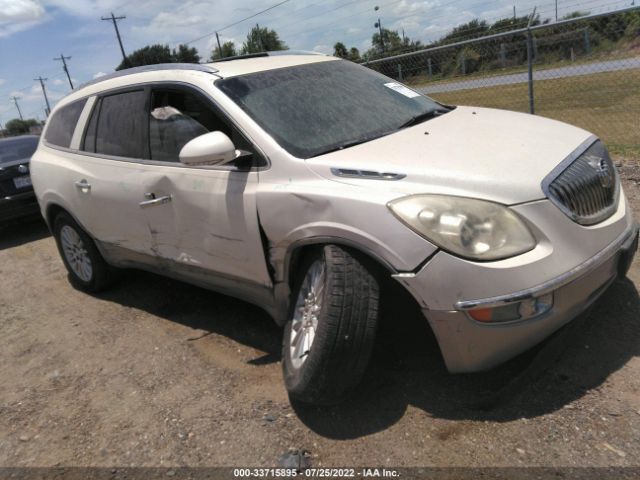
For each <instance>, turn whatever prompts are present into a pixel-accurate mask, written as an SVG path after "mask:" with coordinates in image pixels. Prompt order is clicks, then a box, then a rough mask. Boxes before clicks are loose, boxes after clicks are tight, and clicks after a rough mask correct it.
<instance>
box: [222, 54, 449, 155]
mask: <svg viewBox="0 0 640 480" xmlns="http://www.w3.org/2000/svg"><path fill="white" fill-rule="evenodd" d="M216 86H218V87H219V88H220V90H222V91H223V92H224V93H225V94H226V95H227V96H229V97H230V98H231V99H232V100H233V101H234V102H236V103H237V104H238V105H239V106H240V107H241V108H242V109H243V110H244V111H245V112H246V113H247V114H248V115H249V116H251V117H252V118H253V119H254V120H255V121H256V122H257V123H258V124H260V126H261V127H262V128H264V129H265V130H266V131H267V132H268V133H269V134H271V135H272V136H273V137H274V138H275V140H276V141H277V142H278V143H279V144H280V145H281V146H282V147H284V148H285V149H286V150H288V151H289V153H291V154H292V155H295V156H296V157H299V158H309V157H315V156H317V155H321V154H323V153H327V152H330V151H333V150H337V149H340V148H346V147H348V146H351V145H355V144H357V143H362V142H365V141H368V140H372V139H374V138H377V137H380V136H383V135H387V134H389V133H392V132H394V131H396V130H398V129H400V128H404V127H406V126H410V125H411V124H414V123H417V122H416V120H417V119H418V118H419V119H421V120H422V121H425V120H428V115H429V113H430V112H431V113H433V112H442V111H446V108H445V107H443V106H442V105H440V104H438V103H436V102H435V101H433V100H431V99H430V98H427V97H424V96H422V95H420V94H419V93H417V92H414V91H413V90H411V89H409V88H407V87H405V86H404V85H402V84H400V83H397V82H395V81H394V80H393V79H391V78H389V77H385V76H384V75H381V74H379V73H377V72H375V71H373V70H371V69H369V68H365V67H362V66H360V65H356V64H354V63H351V62H348V61H327V62H319V63H311V64H306V65H298V66H295V67H288V68H280V69H275V70H268V71H264V72H258V73H252V74H248V75H242V76H238V77H231V78H227V79H223V80H218V81H217V82H216ZM423 116H424V117H423Z"/></svg>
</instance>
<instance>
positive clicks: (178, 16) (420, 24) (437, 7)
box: [0, 0, 630, 125]
mask: <svg viewBox="0 0 640 480" xmlns="http://www.w3.org/2000/svg"><path fill="white" fill-rule="evenodd" d="M558 1H559V13H560V16H562V15H563V14H565V13H568V12H571V11H575V10H578V9H579V10H583V11H584V10H588V11H590V12H592V13H597V12H602V11H608V10H614V9H617V8H623V7H625V6H628V5H629V4H630V0H624V1H621V0H618V1H616V0H558ZM281 2H282V4H281V5H278V6H276V7H275V8H273V9H271V10H269V11H268V12H265V13H262V14H259V15H257V16H256V17H254V18H251V19H248V20H246V21H243V22H240V23H238V24H237V25H234V26H230V27H227V26H228V25H231V24H233V23H236V22H238V21H239V20H242V19H244V18H245V17H248V16H251V15H254V14H256V13H258V12H260V11H262V10H265V9H267V8H269V7H271V6H273V5H276V4H278V3H281ZM514 3H515V6H516V10H517V14H518V15H524V14H526V13H530V12H531V11H532V9H533V7H534V6H537V9H538V12H540V13H541V15H542V18H550V17H553V16H554V15H555V0H516V1H515V2H514V0H284V1H283V0H211V1H207V0H128V1H125V2H123V1H122V0H0V123H2V125H4V123H6V122H7V121H8V120H10V119H12V118H16V117H17V116H18V112H17V110H16V107H15V105H14V102H13V100H11V97H12V96H16V97H19V99H18V103H19V105H20V109H21V110H22V114H23V116H24V117H25V118H37V119H40V120H42V119H44V118H45V114H44V107H45V101H44V97H43V93H42V90H41V87H40V83H39V82H38V81H36V80H34V79H35V78H37V77H38V76H42V77H44V78H47V81H46V82H45V86H46V89H47V94H48V97H49V102H50V104H51V107H53V106H54V105H55V103H56V102H57V101H58V100H60V99H61V98H62V97H64V96H65V95H66V94H68V93H69V91H70V86H69V84H68V81H67V79H66V76H65V74H64V72H63V70H62V63H61V62H60V61H55V60H53V58H54V57H59V56H60V55H61V54H64V55H65V56H70V57H71V59H70V60H68V67H69V71H70V73H71V77H72V81H73V82H74V84H75V85H76V86H77V85H78V84H81V83H83V82H86V81H89V80H91V79H93V78H95V77H97V76H100V75H103V74H105V73H109V72H112V71H113V70H114V68H115V67H116V66H117V65H118V64H119V63H120V61H121V60H122V55H121V53H120V49H119V46H118V43H117V39H116V35H115V31H114V28H113V24H112V23H111V22H110V21H102V20H101V17H103V16H109V15H110V13H111V12H113V13H114V14H115V15H116V16H126V19H124V20H122V21H120V22H119V23H118V26H119V28H120V33H121V35H122V40H123V44H124V49H125V52H126V53H130V52H132V51H133V50H135V49H138V48H141V47H143V46H145V45H149V44H154V43H162V44H168V45H169V46H171V47H175V46H176V45H178V44H179V43H186V42H190V41H192V40H194V39H198V40H197V41H194V42H193V43H190V45H191V46H194V47H196V48H197V49H198V51H199V53H200V55H201V57H203V59H205V60H206V59H208V58H209V56H210V54H211V51H212V49H213V48H214V46H215V44H216V43H215V42H216V39H215V34H214V33H213V32H215V31H216V30H217V31H219V33H220V39H221V41H223V42H224V41H228V40H232V41H234V42H235V43H236V45H237V46H240V45H241V44H242V41H243V39H244V38H245V37H246V34H247V31H248V30H249V29H250V28H251V27H252V26H254V25H255V24H256V23H259V24H260V26H266V27H269V28H273V29H275V30H276V31H277V32H278V34H279V36H280V38H281V39H282V40H284V41H285V42H286V44H287V45H288V46H289V48H292V49H295V50H313V51H318V52H323V53H329V54H330V53H332V52H333V45H334V44H335V42H337V41H341V42H343V43H344V44H345V45H346V46H347V47H348V48H350V47H354V46H355V47H357V48H358V49H360V50H361V51H364V50H367V49H368V48H370V47H371V35H372V34H373V33H374V32H375V28H374V23H375V22H376V21H377V19H378V17H380V19H381V21H382V25H383V27H384V28H389V29H392V30H398V31H402V30H404V32H405V34H406V35H408V36H409V37H410V38H412V39H417V40H421V41H423V42H428V41H432V40H437V39H438V38H440V37H441V36H442V35H443V34H445V33H446V32H447V31H448V30H450V29H451V28H452V27H454V26H456V25H459V24H461V23H464V22H467V21H469V20H472V19H474V18H481V19H486V20H488V21H495V20H497V19H499V18H504V17H508V16H511V15H512V14H513V6H514ZM376 6H377V7H379V8H378V10H377V11H376V10H375V9H374V8H375V7H376ZM225 27H227V28H225ZM200 37H204V38H200Z"/></svg>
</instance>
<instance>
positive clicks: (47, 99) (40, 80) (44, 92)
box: [34, 77, 51, 115]
mask: <svg viewBox="0 0 640 480" xmlns="http://www.w3.org/2000/svg"><path fill="white" fill-rule="evenodd" d="M34 80H37V81H39V82H40V86H41V87H42V94H43V95H44V101H45V103H46V104H47V110H46V112H47V115H49V113H50V112H51V106H50V105H49V97H47V89H46V88H45V87H44V82H46V81H47V79H46V78H42V77H38V78H34Z"/></svg>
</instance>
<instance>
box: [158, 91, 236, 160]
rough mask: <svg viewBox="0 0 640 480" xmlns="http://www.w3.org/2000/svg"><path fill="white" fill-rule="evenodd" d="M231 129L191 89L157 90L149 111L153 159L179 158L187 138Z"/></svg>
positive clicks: (229, 134)
mask: <svg viewBox="0 0 640 480" xmlns="http://www.w3.org/2000/svg"><path fill="white" fill-rule="evenodd" d="M216 130H220V131H222V132H224V133H225V134H227V135H228V136H229V137H231V130H230V129H229V128H228V127H227V125H226V124H225V123H223V122H222V121H220V119H219V118H218V116H217V115H216V114H215V113H214V112H213V111H212V110H211V109H210V108H209V107H208V106H207V105H205V104H204V103H203V102H202V101H201V100H200V99H199V98H198V97H196V96H195V95H194V94H192V93H188V92H185V91H181V90H154V91H153V95H152V100H151V110H150V115H149V147H150V151H151V159H152V160H161V161H165V162H178V161H179V160H180V159H179V154H180V150H182V147H184V146H185V145H186V144H187V142H189V141H190V140H193V139H194V138H196V137H199V136H200V135H203V134H205V133H207V132H213V131H216Z"/></svg>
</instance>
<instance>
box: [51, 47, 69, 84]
mask: <svg viewBox="0 0 640 480" xmlns="http://www.w3.org/2000/svg"><path fill="white" fill-rule="evenodd" d="M54 60H59V61H62V69H63V70H64V73H66V74H67V80H69V86H70V87H71V90H73V82H72V81H71V75H69V69H68V68H67V60H71V57H65V56H64V55H63V54H62V53H61V54H60V58H54Z"/></svg>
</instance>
